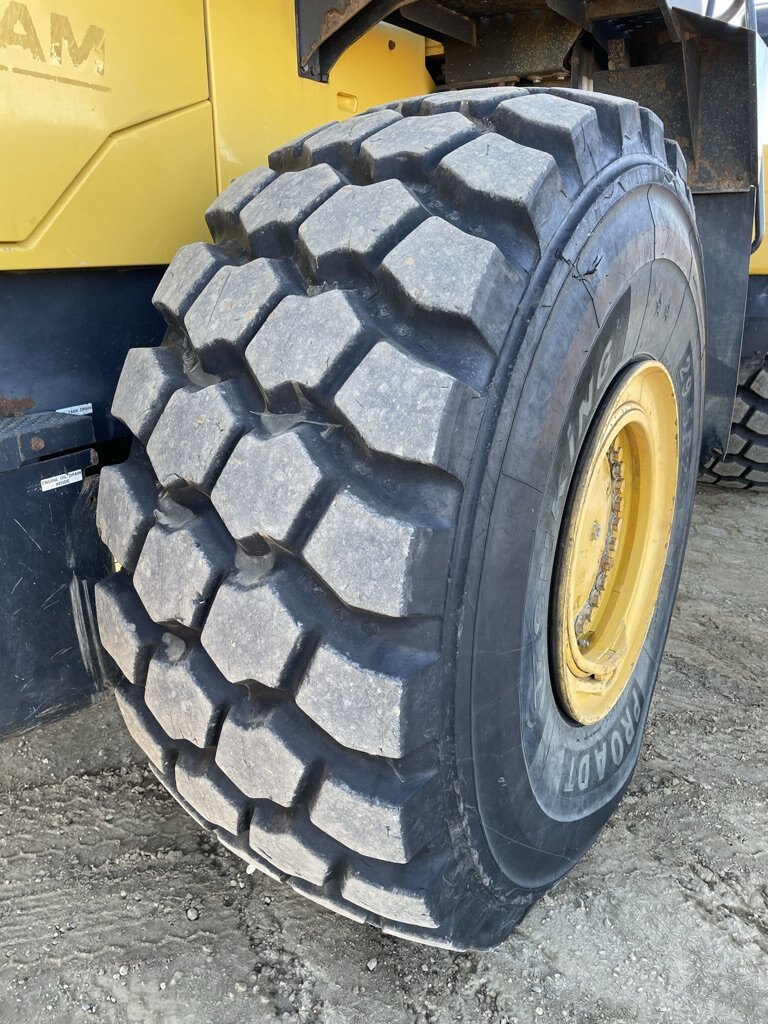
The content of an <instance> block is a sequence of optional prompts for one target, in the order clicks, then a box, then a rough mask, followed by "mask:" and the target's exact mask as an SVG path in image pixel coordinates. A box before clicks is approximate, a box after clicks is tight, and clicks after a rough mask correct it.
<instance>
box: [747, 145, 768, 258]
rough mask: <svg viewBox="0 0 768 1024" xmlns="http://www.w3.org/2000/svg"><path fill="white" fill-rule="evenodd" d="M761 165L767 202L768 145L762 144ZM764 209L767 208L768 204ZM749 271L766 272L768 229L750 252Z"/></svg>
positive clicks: (767, 200)
mask: <svg viewBox="0 0 768 1024" xmlns="http://www.w3.org/2000/svg"><path fill="white" fill-rule="evenodd" d="M763 166H764V167H765V175H764V180H763V189H764V195H765V201H766V203H767V204H768V146H763ZM766 209H768V205H767V206H766ZM749 272H750V274H768V231H766V233H765V238H764V239H763V241H762V244H761V246H760V248H759V249H758V250H757V252H755V253H753V254H752V259H751V260H750V261H749Z"/></svg>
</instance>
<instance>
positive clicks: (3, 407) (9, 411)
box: [0, 395, 35, 420]
mask: <svg viewBox="0 0 768 1024" xmlns="http://www.w3.org/2000/svg"><path fill="white" fill-rule="evenodd" d="M34 404H35V403H34V400H33V399H31V398H10V397H6V396H5V395H0V420H1V419H8V418H10V417H11V416H23V415H24V413H25V412H28V411H29V410H30V409H31V408H32V406H33V405H34Z"/></svg>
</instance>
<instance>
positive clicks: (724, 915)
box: [0, 489, 768, 1024]
mask: <svg viewBox="0 0 768 1024" xmlns="http://www.w3.org/2000/svg"><path fill="white" fill-rule="evenodd" d="M767 550H768V497H766V496H763V497H761V496H760V495H753V494H742V493H737V492H730V491H722V492H720V491H717V490H707V489H701V491H700V493H699V496H698V499H697V506H696V514H695V517H694V527H693V535H692V539H691V545H690V548H689V552H688V557H687V561H686V567H685V572H684V575H683V583H682V588H681V592H680V597H679V600H678V604H677V609H676V612H675V617H674V620H673V626H672V633H671V636H670V641H669V644H668V648H667V654H666V657H665V661H664V666H663V669H662V673H661V679H660V683H659V689H658V692H657V697H656V701H655V707H654V710H653V712H652V715H651V722H650V725H649V729H648V734H647V739H646V743H645V748H644V752H643V755H642V757H641V762H640V766H639V768H638V771H637V773H636V775H635V779H634V782H633V784H632V786H631V789H630V793H629V795H628V796H627V798H626V799H625V800H624V802H623V804H622V806H621V808H620V810H619V812H618V814H617V815H616V816H615V818H614V819H613V821H612V822H611V824H610V825H609V827H608V828H607V829H606V830H605V832H604V833H603V836H602V837H601V839H600V840H599V842H598V843H597V845H596V846H595V847H594V848H593V850H592V851H591V853H590V854H589V856H588V857H587V858H586V860H585V861H583V862H582V864H581V865H580V866H579V867H578V868H577V869H576V870H575V871H574V872H573V873H572V874H571V875H570V876H569V878H568V879H567V880H566V881H565V882H564V883H563V884H562V885H561V886H560V887H559V888H558V889H557V891H556V892H554V893H553V894H552V895H551V896H548V897H546V898H545V899H544V900H543V901H542V902H541V903H540V904H539V905H538V906H536V907H535V908H534V909H533V910H532V911H531V913H530V914H529V915H528V917H527V918H526V920H525V922H524V923H523V925H522V926H521V927H520V928H519V929H518V930H517V932H516V933H515V934H514V935H513V936H512V938H510V939H509V941H507V942H506V943H505V944H504V945H503V946H501V947H500V948H498V949H496V950H494V951H493V952H491V953H486V954H481V955H475V954H467V955H459V954H454V953H448V952H441V951H436V950H433V949H428V948H426V947H418V946H411V945H407V944H405V943H402V942H398V941H396V940H394V939H390V938H385V937H382V936H380V935H379V934H378V933H376V932H375V931H374V930H373V929H370V928H365V927H361V926H359V925H356V924H353V923H352V922H350V921H347V920H345V919H343V918H338V917H336V916H334V915H332V914H329V913H326V912H324V911H322V910H320V909H319V908H318V907H316V906H315V905H314V904H312V903H309V902H307V901H305V900H303V899H301V898H300V897H299V896H297V895H295V894H294V893H293V892H292V890H290V889H289V888H287V887H283V886H280V885H278V884H277V883H274V882H272V881H271V880H270V879H268V878H264V877H262V876H260V875H257V876H249V875H247V874H246V873H245V871H244V870H242V869H241V866H240V862H239V861H238V860H237V859H236V858H235V857H234V856H233V855H230V854H228V853H227V852H226V851H225V850H223V849H221V848H219V847H218V846H216V845H215V844H214V843H212V842H211V841H210V840H209V839H208V837H207V835H206V834H205V833H203V832H202V831H201V830H200V829H199V828H198V827H197V825H195V824H194V822H193V821H192V820H191V819H189V818H187V817H186V816H185V814H184V813H183V812H182V811H181V810H180V809H179V807H178V806H177V805H176V803H175V802H174V801H173V800H172V799H171V797H170V796H168V795H167V794H166V793H165V791H164V790H162V789H161V787H160V786H159V784H158V783H157V782H156V781H155V779H154V776H152V775H151V773H149V772H148V771H147V770H146V769H145V767H144V765H143V763H142V761H141V758H140V755H139V753H138V751H137V750H136V748H135V747H134V746H133V744H132V742H131V741H130V739H128V738H127V736H126V734H125V733H124V732H123V729H122V727H121V724H120V721H119V717H118V713H117V710H116V708H115V706H114V703H113V702H112V701H111V700H110V701H108V702H106V703H104V704H101V705H99V706H97V707H94V708H92V709H90V710H88V711H87V712H83V713H81V714H80V715H77V716H75V717H73V718H70V719H68V720H66V721H63V722H60V723H58V724H56V725H52V726H48V727H46V728H42V729H39V730H37V731H35V732H32V733H30V734H28V735H27V736H24V737H21V738H18V737H17V738H15V739H12V740H9V741H7V742H6V743H4V744H3V745H0V780H2V781H0V857H1V858H2V863H3V878H2V881H0V1021H1V1022H2V1024H6V1022H9V1024H10V1022H24V1024H26V1022H33V1021H46V1022H58V1021H61V1022H67V1024H69V1022H77V1021H80V1020H89V1019H91V1018H95V1019H97V1020H102V1021H110V1022H128V1021H140V1022H143V1024H148V1022H149V1024H151V1022H163V1024H176V1022H179V1024H207V1022H209V1021H210V1022H215V1024H230V1022H231V1024H241V1022H242V1024H244V1022H246V1021H247V1022H249V1024H250V1022H261V1021H273V1020H276V1019H278V1020H280V1019H282V1020H287V1021H290V1022H297V1024H299V1022H304V1021H318V1022H327V1024H401V1022H402V1024H406V1022H414V1024H427V1022H429V1024H458V1022H468V1024H469V1022H471V1024H481V1022H484V1021H490V1022H493V1024H505V1022H506V1024H512V1022H518V1024H523V1022H537V1021H550V1022H562V1021H567V1022H579V1024H588V1022H589V1024H598V1022H611V1024H618V1022H627V1024H629V1022H641V1021H642V1022H654V1024H657V1022H663V1021H670V1022H674V1024H687V1022H694V1021H696V1022H706V1024H710V1022H714V1021H717V1022H718V1024H730V1022H734V1024H737V1022H738V1024H747V1022H749V1024H753V1022H754V1024H764V1022H768V806H767V805H766V793H767V792H768V756H767V750H766V748H767V747H768V731H767V730H766V709H767V708H768V679H767V678H766V671H765V669H766V660H767V659H766V654H768V555H767V554H766V551H767Z"/></svg>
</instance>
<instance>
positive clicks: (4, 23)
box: [0, 0, 208, 267]
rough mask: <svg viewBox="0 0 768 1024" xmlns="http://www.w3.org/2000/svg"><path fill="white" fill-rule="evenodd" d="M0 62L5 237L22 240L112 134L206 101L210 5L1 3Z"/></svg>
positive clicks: (92, 0)
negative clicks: (206, 25)
mask: <svg viewBox="0 0 768 1024" xmlns="http://www.w3.org/2000/svg"><path fill="white" fill-rule="evenodd" d="M0 66H1V70H0V196H1V197H2V200H1V201H0V241H2V242H14V241H23V240H24V239H27V238H28V237H29V236H30V234H31V233H32V231H34V230H35V228H37V227H38V226H39V225H40V224H41V222H42V221H43V220H44V218H45V217H46V215H47V214H48V212H49V211H50V210H51V208H52V207H53V206H54V204H56V203H57V201H59V200H60V198H61V197H62V195H63V194H64V192H65V191H66V189H67V188H68V187H69V186H70V185H71V183H72V182H73V181H74V180H75V179H76V178H77V177H78V175H80V174H82V173H83V170H84V168H86V167H87V166H88V164H89V162H90V161H91V160H92V159H93V157H94V155H95V154H96V153H97V152H98V151H99V149H100V148H101V147H103V146H105V145H106V144H107V142H108V140H109V138H110V137H111V136H112V135H114V134H115V133H116V132H121V131H124V130H125V129H126V128H128V127H130V126H132V125H138V124H141V123H145V122H147V121H149V120H151V119H152V118H155V117H159V116H160V115H162V114H167V113H170V112H171V111H173V110H179V109H181V108H183V107H188V106H190V105H191V104H193V103H199V102H200V101H201V100H205V99H207V98H208V80H207V71H206V51H205V33H204V27H203V10H202V4H201V2H200V0H163V2H162V3H155V2H153V0H131V3H118V2H115V0H64V3H60V2H58V0H25V2H24V3H8V2H7V0H0ZM114 200H115V202H114V217H115V218H116V220H117V221H118V222H121V221H122V220H123V217H122V215H121V213H120V204H121V201H122V197H121V195H120V193H118V192H115V196H114ZM86 219H87V213H86V211H83V214H82V222H83V223H84V222H85V220H86ZM107 226H108V225H105V228H106V227H107ZM114 234H115V238H114V258H113V259H111V260H110V262H114V263H124V262H125V260H124V259H122V258H121V256H120V239H119V237H118V232H114ZM41 240H42V239H41ZM49 251H50V254H51V258H52V261H53V265H58V264H60V263H61V262H66V260H67V257H66V254H65V253H64V252H61V251H59V252H58V253H56V252H54V251H53V250H49ZM10 262H11V263H12V264H13V263H14V262H15V261H10ZM37 262H43V263H44V262H45V261H44V260H42V261H37ZM7 265H8V261H7V260H6V259H2V258H0V266H3V267H4V266H7Z"/></svg>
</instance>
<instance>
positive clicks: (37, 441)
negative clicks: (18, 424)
mask: <svg viewBox="0 0 768 1024" xmlns="http://www.w3.org/2000/svg"><path fill="white" fill-rule="evenodd" d="M29 447H30V448H31V449H32V451H33V452H41V451H42V450H43V448H45V441H44V440H43V439H42V437H38V436H37V434H35V436H34V437H33V438H32V440H31V441H30V442H29Z"/></svg>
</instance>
